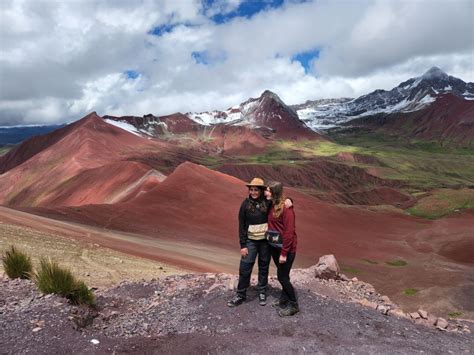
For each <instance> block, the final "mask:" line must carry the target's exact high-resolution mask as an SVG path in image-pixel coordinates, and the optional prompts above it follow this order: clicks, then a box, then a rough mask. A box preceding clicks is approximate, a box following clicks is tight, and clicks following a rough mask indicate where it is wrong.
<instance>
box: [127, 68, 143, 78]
mask: <svg viewBox="0 0 474 355" xmlns="http://www.w3.org/2000/svg"><path fill="white" fill-rule="evenodd" d="M124 74H125V75H126V76H127V78H128V79H136V78H138V77H139V76H140V73H139V72H138V71H136V70H126V71H125V72H124Z"/></svg>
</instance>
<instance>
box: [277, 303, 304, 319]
mask: <svg viewBox="0 0 474 355" xmlns="http://www.w3.org/2000/svg"><path fill="white" fill-rule="evenodd" d="M299 311H300V309H299V307H298V303H297V302H291V301H290V302H288V306H286V307H285V308H282V309H280V310H279V311H278V315H279V316H280V317H289V316H292V315H295V314H296V313H298V312H299Z"/></svg>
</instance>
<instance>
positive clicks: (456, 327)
mask: <svg viewBox="0 0 474 355" xmlns="http://www.w3.org/2000/svg"><path fill="white" fill-rule="evenodd" d="M292 279H293V282H294V284H295V285H296V287H297V290H298V295H299V301H300V308H301V312H300V313H299V314H297V315H296V316H294V317H290V318H280V317H279V316H278V315H277V313H276V311H275V309H274V308H272V307H271V306H270V304H267V305H266V306H263V307H262V306H260V305H259V304H258V301H257V294H256V292H255V290H254V289H253V288H251V289H250V290H249V298H248V301H247V302H246V303H245V304H243V305H241V306H239V307H236V308H232V309H231V308H228V307H227V305H226V301H227V300H228V299H229V298H231V297H232V296H233V293H234V289H235V285H236V281H237V280H236V277H235V276H234V275H228V274H187V275H175V276H167V277H164V278H160V279H152V280H149V281H140V282H132V281H124V282H122V283H120V284H119V285H118V286H116V287H114V288H109V289H103V290H96V291H95V293H96V296H97V307H96V309H90V308H87V307H84V306H81V307H78V306H72V305H70V304H68V303H67V302H66V300H65V299H63V298H60V297H58V296H56V295H42V294H40V293H39V292H38V291H37V290H36V288H35V286H34V284H33V283H32V282H31V281H28V280H9V279H7V278H6V277H5V276H2V277H1V278H0V349H1V350H0V353H2V354H3V353H6V354H25V353H35V354H53V353H78V354H85V353H87V354H103V353H160V354H162V353H170V354H171V353H173V354H176V353H193V354H209V353H210V354H217V353H219V354H226V353H306V352H308V353H342V354H345V353H361V354H362V353H363V354H371V353H393V354H406V353H422V352H427V353H454V354H461V353H472V352H473V349H474V346H473V345H474V337H473V335H472V334H471V331H472V330H474V329H473V324H472V323H469V322H467V321H460V320H457V321H455V320H442V319H438V318H436V317H434V316H432V315H429V314H426V313H425V312H423V311H422V310H420V311H419V312H416V314H412V315H411V316H410V315H408V314H405V313H403V312H402V311H401V310H400V309H399V308H398V307H397V306H396V305H394V304H393V303H392V302H391V301H390V300H389V299H388V297H386V296H382V295H380V294H378V293H377V292H376V291H375V289H374V288H373V287H372V286H371V285H369V284H367V283H364V282H361V281H358V280H356V279H352V280H347V279H346V280H345V281H343V280H321V279H317V278H315V277H314V267H313V268H310V269H303V270H301V269H300V270H294V272H293V273H292ZM254 282H255V280H254ZM278 290H279V286H278V282H277V281H276V280H275V279H274V278H272V279H271V287H270V290H269V303H271V302H272V301H273V300H274V299H276V298H277V297H278V292H279V291H278ZM412 318H414V319H412Z"/></svg>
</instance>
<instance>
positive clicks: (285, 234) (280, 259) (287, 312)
mask: <svg viewBox="0 0 474 355" xmlns="http://www.w3.org/2000/svg"><path fill="white" fill-rule="evenodd" d="M265 196H266V197H267V199H271V200H272V202H273V203H272V207H271V208H270V211H269V213H268V231H269V232H270V233H275V234H276V233H278V234H279V235H280V236H281V237H282V243H281V244H278V243H270V246H271V254H272V259H273V261H274V262H275V265H276V267H277V276H278V281H279V282H280V284H281V287H282V290H281V294H280V299H279V301H278V303H276V304H275V305H276V306H279V307H278V314H279V315H280V316H281V317H286V316H292V315H294V314H296V313H298V312H299V307H298V301H297V299H296V294H295V289H294V288H293V285H292V284H291V282H290V271H291V267H292V265H293V262H294V260H295V256H296V244H297V238H296V231H295V211H294V209H293V207H290V208H287V207H285V197H284V196H283V184H282V183H281V182H271V183H270V184H269V185H268V187H267V189H266V191H265Z"/></svg>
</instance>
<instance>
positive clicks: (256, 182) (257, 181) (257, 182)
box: [245, 178, 267, 187]
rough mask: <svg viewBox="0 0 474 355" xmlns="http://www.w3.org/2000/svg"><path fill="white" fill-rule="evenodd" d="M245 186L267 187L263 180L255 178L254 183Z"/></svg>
mask: <svg viewBox="0 0 474 355" xmlns="http://www.w3.org/2000/svg"><path fill="white" fill-rule="evenodd" d="M245 186H247V187H250V186H256V187H267V185H265V182H264V181H263V179H260V178H253V179H252V181H250V182H249V183H248V184H245Z"/></svg>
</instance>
